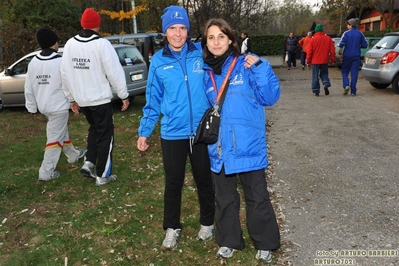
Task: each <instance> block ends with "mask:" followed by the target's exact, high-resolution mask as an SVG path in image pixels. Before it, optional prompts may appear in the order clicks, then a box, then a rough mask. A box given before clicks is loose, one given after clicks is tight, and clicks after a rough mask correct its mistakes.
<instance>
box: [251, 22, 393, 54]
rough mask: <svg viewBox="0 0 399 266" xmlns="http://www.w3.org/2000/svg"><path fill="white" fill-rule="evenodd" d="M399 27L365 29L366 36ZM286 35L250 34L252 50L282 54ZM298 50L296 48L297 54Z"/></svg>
mask: <svg viewBox="0 0 399 266" xmlns="http://www.w3.org/2000/svg"><path fill="white" fill-rule="evenodd" d="M397 31H399V29H389V30H381V31H366V32H364V35H365V36H367V37H382V36H384V34H385V33H388V32H397ZM286 38H287V35H283V34H280V35H277V34H275V35H252V36H251V41H252V51H253V53H254V54H257V55H284V46H285V39H286ZM299 52H300V50H298V56H299V54H300V53H299Z"/></svg>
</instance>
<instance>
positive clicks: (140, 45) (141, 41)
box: [123, 37, 145, 54]
mask: <svg viewBox="0 0 399 266" xmlns="http://www.w3.org/2000/svg"><path fill="white" fill-rule="evenodd" d="M123 42H124V43H128V44H132V45H135V46H136V47H137V48H138V49H140V52H141V53H142V54H143V53H144V42H145V38H137V37H136V38H124V39H123Z"/></svg>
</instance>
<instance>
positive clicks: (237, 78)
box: [230, 73, 244, 85]
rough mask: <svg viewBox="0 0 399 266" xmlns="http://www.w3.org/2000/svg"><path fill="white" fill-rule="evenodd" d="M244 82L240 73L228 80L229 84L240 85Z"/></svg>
mask: <svg viewBox="0 0 399 266" xmlns="http://www.w3.org/2000/svg"><path fill="white" fill-rule="evenodd" d="M242 84H244V80H243V79H242V74H241V73H238V74H237V75H235V76H234V78H233V79H232V80H231V81H230V85H242Z"/></svg>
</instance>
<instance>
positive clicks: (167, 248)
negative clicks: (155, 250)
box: [161, 245, 177, 250]
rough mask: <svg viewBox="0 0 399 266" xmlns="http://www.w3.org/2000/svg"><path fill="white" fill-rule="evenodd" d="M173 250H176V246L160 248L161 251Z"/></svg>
mask: <svg viewBox="0 0 399 266" xmlns="http://www.w3.org/2000/svg"><path fill="white" fill-rule="evenodd" d="M175 248H177V245H176V246H174V247H165V246H161V250H173V249H175Z"/></svg>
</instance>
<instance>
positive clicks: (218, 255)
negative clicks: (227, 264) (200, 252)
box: [216, 250, 235, 259]
mask: <svg viewBox="0 0 399 266" xmlns="http://www.w3.org/2000/svg"><path fill="white" fill-rule="evenodd" d="M234 252H235V250H233V251H232V252H231V253H230V254H229V255H223V254H221V253H218V254H216V257H217V258H225V259H228V258H231V257H233V254H234Z"/></svg>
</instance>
